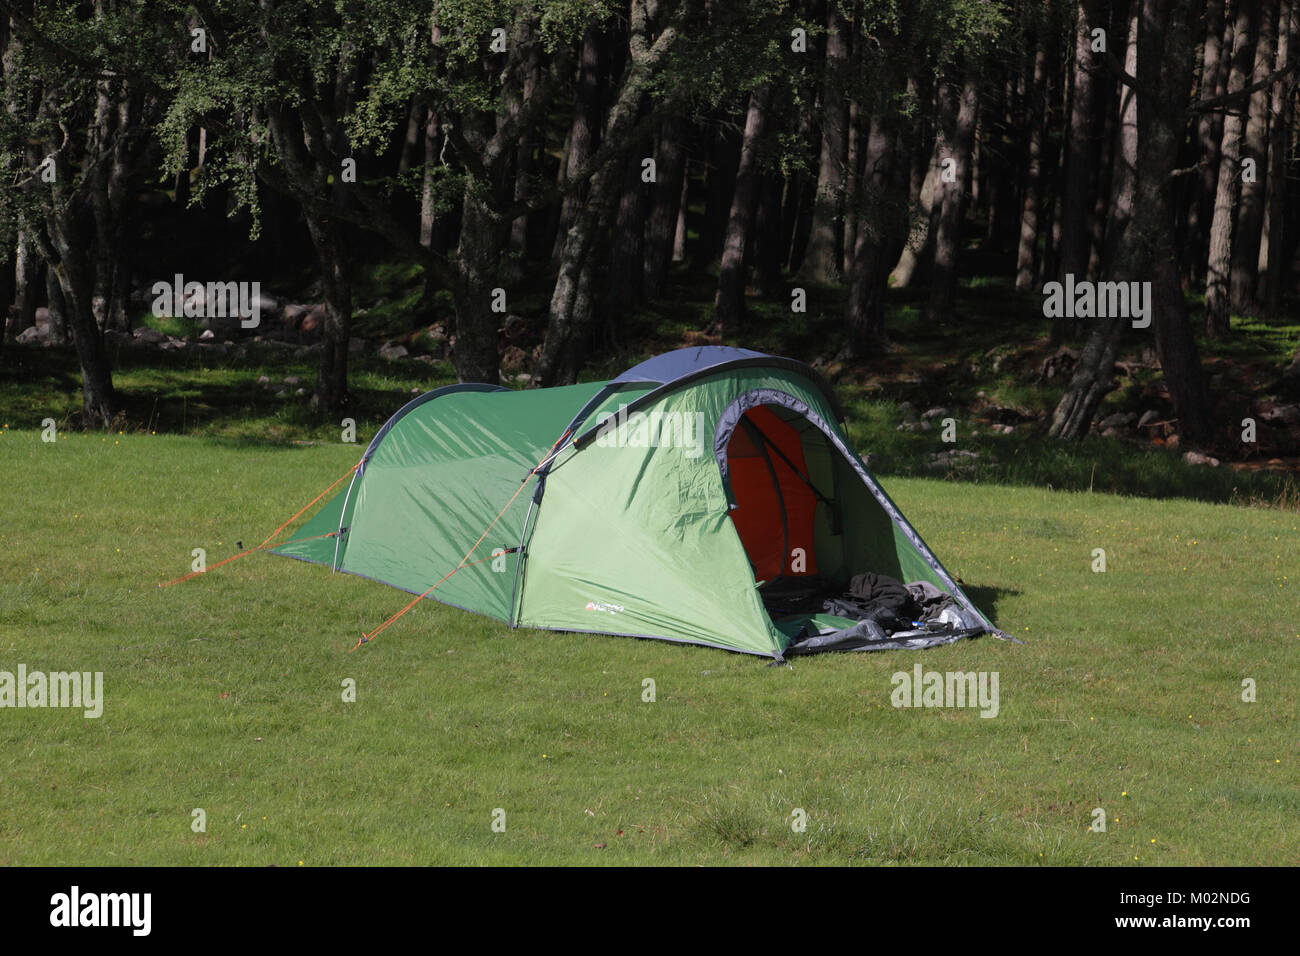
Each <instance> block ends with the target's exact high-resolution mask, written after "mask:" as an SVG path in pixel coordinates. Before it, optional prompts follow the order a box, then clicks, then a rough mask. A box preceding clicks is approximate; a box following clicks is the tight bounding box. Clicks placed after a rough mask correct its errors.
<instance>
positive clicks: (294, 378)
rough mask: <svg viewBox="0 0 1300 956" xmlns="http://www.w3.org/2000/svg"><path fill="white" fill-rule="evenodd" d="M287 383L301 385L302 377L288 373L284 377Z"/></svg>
mask: <svg viewBox="0 0 1300 956" xmlns="http://www.w3.org/2000/svg"><path fill="white" fill-rule="evenodd" d="M284 384H285V385H301V384H302V379H301V378H300V377H299V376H297V375H286V376H285V377H284Z"/></svg>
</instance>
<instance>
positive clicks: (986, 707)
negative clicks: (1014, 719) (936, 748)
mask: <svg viewBox="0 0 1300 956" xmlns="http://www.w3.org/2000/svg"><path fill="white" fill-rule="evenodd" d="M889 682H890V683H891V684H893V685H894V690H893V692H892V693H891V694H890V695H889V702H890V703H891V704H893V705H894V706H895V707H978V708H979V711H980V716H981V717H996V716H997V715H998V709H999V704H998V672H997V671H978V672H977V671H964V672H963V671H948V672H946V673H942V674H941V673H940V672H939V671H922V670H921V665H920V664H917V665H916V666H915V667H914V668H912V673H910V674H909V673H908V672H907V671H897V672H895V674H894V676H893V677H891V678H890V679H889Z"/></svg>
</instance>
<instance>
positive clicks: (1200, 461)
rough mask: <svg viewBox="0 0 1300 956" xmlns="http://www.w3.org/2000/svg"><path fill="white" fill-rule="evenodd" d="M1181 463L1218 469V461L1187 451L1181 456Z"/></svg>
mask: <svg viewBox="0 0 1300 956" xmlns="http://www.w3.org/2000/svg"><path fill="white" fill-rule="evenodd" d="M1183 461H1185V462H1187V464H1189V465H1209V466H1210V467H1211V468H1218V467H1219V459H1217V458H1211V457H1210V456H1209V455H1202V454H1201V453H1200V452H1199V451H1189V452H1186V453H1185V454H1184V455H1183Z"/></svg>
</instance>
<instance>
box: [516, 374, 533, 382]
mask: <svg viewBox="0 0 1300 956" xmlns="http://www.w3.org/2000/svg"><path fill="white" fill-rule="evenodd" d="M532 380H533V377H532V376H531V375H529V374H528V373H527V372H520V373H519V374H518V375H516V376H515V381H516V382H518V383H519V384H520V385H527V384H528V383H529V382H531V381H532Z"/></svg>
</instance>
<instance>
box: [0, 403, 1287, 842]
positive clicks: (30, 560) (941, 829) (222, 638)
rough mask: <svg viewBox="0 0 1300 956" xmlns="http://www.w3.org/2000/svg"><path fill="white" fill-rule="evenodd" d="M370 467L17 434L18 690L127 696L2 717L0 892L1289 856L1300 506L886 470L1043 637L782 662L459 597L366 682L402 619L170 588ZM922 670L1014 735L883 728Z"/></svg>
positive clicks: (322, 583)
mask: <svg viewBox="0 0 1300 956" xmlns="http://www.w3.org/2000/svg"><path fill="white" fill-rule="evenodd" d="M394 407H396V406H394ZM11 424H13V423H12V422H11ZM358 437H359V441H362V442H364V441H365V440H366V438H368V433H365V434H362V435H359V436H358ZM360 451H361V446H344V445H340V444H338V443H337V442H333V443H322V444H319V445H309V446H298V447H293V446H289V447H285V446H276V445H270V444H264V445H248V444H241V443H238V442H236V441H233V440H231V439H230V438H229V437H227V438H226V439H224V440H214V439H205V438H201V437H192V436H165V435H150V434H148V433H147V432H146V433H141V432H140V431H133V432H130V433H128V434H123V435H104V434H101V433H89V434H87V433H67V434H65V435H64V436H62V437H61V438H60V440H59V441H58V442H57V443H55V444H46V443H43V442H42V441H41V440H40V435H39V432H37V431H33V430H17V429H16V428H10V429H8V430H4V431H3V434H0V464H3V466H4V468H5V472H6V474H7V475H8V476H9V481H10V485H11V494H10V499H9V500H10V507H9V508H7V509H6V510H5V514H4V517H3V518H2V519H0V670H15V669H16V668H17V665H18V664H19V663H22V664H25V665H26V666H27V667H28V669H29V670H37V669H39V670H44V671H56V670H70V669H77V670H86V671H103V672H104V675H105V678H104V679H105V695H106V704H105V708H104V714H103V716H102V717H101V718H99V719H97V720H87V719H84V718H83V717H82V716H81V714H80V712H74V711H68V710H51V709H46V710H30V709H23V710H10V709H5V710H0V864H5V865H13V864H121V863H159V864H277V865H280V866H292V865H297V864H298V863H299V862H302V863H304V864H305V865H322V864H367V863H387V864H408V863H416V864H426V863H507V862H519V863H562V864H568V863H577V864H582V863H587V864H591V863H596V864H600V863H635V862H648V863H737V864H746V863H789V862H795V863H846V862H857V863H1047V864H1085V863H1091V864H1117V865H1124V864H1128V865H1144V864H1285V863H1294V862H1295V860H1296V859H1298V858H1300V828H1297V827H1296V825H1295V820H1296V819H1297V814H1298V813H1300V773H1298V772H1297V756H1298V755H1297V749H1296V736H1295V728H1296V717H1297V704H1298V702H1300V611H1298V609H1297V605H1298V603H1300V602H1297V600H1296V597H1295V583H1296V581H1297V579H1298V578H1300V548H1297V546H1296V542H1297V531H1300V514H1298V513H1297V512H1295V511H1294V510H1281V509H1266V508H1245V507H1232V506H1228V505H1224V504H1207V503H1203V502H1194V501H1181V500H1155V499H1138V498H1127V497H1119V496H1115V495H1110V494H1100V493H1098V494H1088V493H1086V492H1062V491H1049V490H1045V489H1040V488H1032V487H1030V488H1026V487H1011V486H1002V485H996V484H969V483H966V484H963V483H955V482H950V481H941V480H936V479H921V478H904V477H895V478H887V479H886V481H885V484H886V487H887V490H888V491H889V492H890V494H891V495H893V496H894V497H895V499H896V500H897V501H898V503H899V505H900V506H901V507H902V508H903V510H904V511H905V512H906V513H907V514H908V515H909V517H910V518H911V519H912V521H913V523H914V524H915V525H916V526H917V528H918V529H919V530H920V532H921V533H922V535H924V536H925V537H926V539H927V540H928V541H929V543H930V544H931V546H932V547H933V548H934V549H935V551H936V552H937V553H938V554H939V556H940V558H941V559H942V560H944V562H945V564H946V565H947V566H948V568H949V570H951V571H952V572H953V573H954V574H956V575H959V576H960V577H961V578H963V579H964V580H965V582H966V583H967V584H968V585H969V586H970V593H971V594H972V596H973V597H974V599H975V600H976V602H977V603H979V604H980V605H981V606H982V607H983V608H984V610H985V611H987V612H990V613H991V614H992V615H993V616H994V617H995V619H996V621H997V622H998V624H999V625H1000V626H1001V627H1003V628H1004V629H1006V630H1007V631H1010V632H1012V633H1014V634H1016V635H1017V636H1019V637H1021V638H1023V639H1024V640H1025V642H1026V643H1025V644H1024V645H1023V646H1017V645H1014V644H1010V643H1006V642H1001V641H996V640H993V639H989V638H982V639H980V640H978V641H974V642H963V643H961V644H957V645H953V646H948V647H943V648H938V649H934V650H930V651H924V652H902V651H897V652H885V653H878V654H867V655H842V656H828V657H824V658H813V659H805V660H799V661H798V662H797V663H796V664H795V666H794V668H793V669H792V670H791V669H787V668H775V667H773V668H769V667H766V666H764V662H763V661H761V660H760V659H758V658H753V657H747V656H743V655H736V654H727V653H724V652H721V651H712V650H707V649H702V648H694V647H687V646H677V645H671V644H666V643H659V642H650V641H637V640H630V639H625V638H605V637H594V636H583V635H570V634H557V633H544V632H531V631H513V632H512V631H510V630H508V629H507V628H505V627H502V626H499V625H497V624H496V623H494V622H490V621H487V620H486V619H483V618H478V617H474V616H471V615H469V614H465V613H463V612H460V611H456V610H453V609H450V608H446V607H442V606H440V605H436V604H433V603H432V602H425V603H424V604H422V605H420V606H418V607H417V608H416V609H415V610H413V611H412V612H411V613H410V614H408V615H407V616H406V617H405V618H403V619H402V621H401V622H399V623H398V624H396V625H394V626H393V627H391V628H389V629H388V630H387V631H386V632H385V633H384V634H383V635H382V636H380V637H379V638H377V639H376V640H375V641H374V642H373V643H371V644H369V645H366V646H365V647H362V648H361V649H360V650H358V651H357V652H356V653H354V654H349V653H348V650H349V648H351V647H352V645H353V644H355V643H356V641H357V638H358V636H359V635H360V632H361V631H362V629H363V628H364V629H369V628H372V627H374V626H375V625H376V624H377V623H379V622H380V621H381V620H382V619H383V618H384V617H386V616H387V615H388V614H389V613H391V612H393V611H395V610H397V609H398V608H399V607H401V605H402V604H404V603H405V601H406V600H407V596H406V595H404V594H402V593H401V592H398V591H395V590H392V589H390V588H386V587H383V586H381V585H378V584H375V583H373V582H368V581H364V580H361V579H359V578H355V577H350V576H346V575H338V576H334V575H331V574H330V573H329V572H328V571H326V570H325V569H322V568H319V567H315V566H309V565H304V564H300V563H298V562H293V561H287V560H283V559H280V558H275V557H271V556H265V555H253V556H251V557H248V558H246V559H244V560H242V561H239V562H236V563H234V564H232V565H230V566H228V567H224V568H221V569H219V570H216V571H214V572H212V573H210V574H209V575H208V576H205V577H200V578H197V579H195V580H192V581H189V582H186V583H184V584H181V585H178V586H176V587H172V588H167V589H163V590H159V589H158V588H157V587H156V586H155V584H156V582H157V581H159V580H163V579H167V578H171V577H174V576H176V575H179V574H182V573H184V572H185V571H186V570H188V567H189V562H190V551H191V549H192V548H195V547H205V548H207V549H208V555H209V561H210V562H215V561H217V560H220V559H221V558H223V557H226V556H228V555H229V554H232V553H233V552H234V551H235V547H236V542H237V541H240V540H242V541H243V542H244V544H245V545H248V544H251V543H256V542H257V541H260V540H261V538H263V537H264V536H265V535H266V534H267V533H268V532H269V531H270V530H271V529H272V528H274V527H275V526H276V525H278V524H279V523H280V521H281V520H282V519H283V518H285V517H287V516H288V515H289V514H291V513H293V512H294V511H295V510H297V508H299V507H300V506H301V505H302V504H304V503H305V502H306V501H308V500H310V499H311V498H312V497H314V496H315V495H316V494H317V493H318V492H319V491H320V490H321V489H323V488H324V487H325V486H327V485H328V484H329V483H330V482H331V481H333V480H334V479H335V478H336V477H338V476H339V475H340V474H342V473H343V472H344V471H345V470H346V469H347V468H348V467H349V466H350V465H351V464H353V463H354V462H355V460H356V458H357V457H358V456H359V454H360ZM1107 467H1108V466H1107V463H1106V460H1105V459H1102V460H1101V463H1100V465H1099V467H1098V469H1097V474H1096V475H1095V479H1096V480H1095V487H1098V488H1107V487H1110V486H1111V483H1110V482H1109V480H1108V479H1109V477H1110V476H1109V475H1107V474H1106V471H1107ZM15 484H16V494H15V493H13V492H12V489H13V486H14V485H15ZM1094 548H1104V549H1105V550H1106V560H1107V565H1108V570H1107V571H1106V573H1104V574H1097V573H1093V572H1092V570H1091V565H1092V563H1093V549H1094ZM917 663H920V664H922V666H923V667H924V668H925V669H927V670H938V671H950V670H953V671H955V670H962V671H969V670H976V671H996V672H998V674H999V687H1000V713H999V714H998V716H997V717H995V718H993V719H983V718H981V717H980V716H979V715H978V713H977V712H976V711H974V710H935V709H914V710H899V709H895V708H893V707H892V706H891V704H890V692H891V690H892V689H893V688H892V684H891V681H890V678H891V675H892V674H893V673H895V672H896V671H910V670H911V669H912V667H913V665H915V664H917ZM345 678H353V679H355V681H356V687H357V701H356V703H345V702H343V700H342V687H341V684H342V682H343V681H344V679H345ZM646 678H652V679H653V680H654V681H655V683H656V689H657V699H656V701H655V702H654V703H645V702H643V700H642V686H643V684H642V682H643V680H644V679H646ZM1244 678H1253V679H1254V681H1255V682H1256V685H1257V688H1258V701H1257V702H1256V703H1244V702H1242V700H1241V693H1242V691H1241V685H1242V681H1243V679H1244ZM1096 807H1101V808H1103V809H1104V810H1105V811H1106V813H1107V816H1108V828H1107V832H1105V833H1093V832H1089V830H1088V825H1089V823H1090V822H1091V820H1092V811H1093V809H1094V808H1096ZM195 808H202V809H203V810H204V811H205V812H206V816H207V830H206V832H205V833H195V832H193V830H192V829H191V813H192V811H193V810H194V809H195ZM496 808H501V809H503V810H504V811H505V813H506V827H505V832H501V833H494V832H493V831H492V827H491V823H492V813H493V810H494V809H496ZM796 808H800V809H802V810H804V811H805V812H806V814H807V820H808V823H807V827H806V830H805V831H804V832H802V833H798V832H794V831H793V830H792V828H791V826H790V820H791V813H792V811H794V810H795V809H796Z"/></svg>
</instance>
